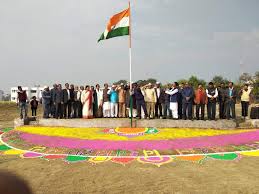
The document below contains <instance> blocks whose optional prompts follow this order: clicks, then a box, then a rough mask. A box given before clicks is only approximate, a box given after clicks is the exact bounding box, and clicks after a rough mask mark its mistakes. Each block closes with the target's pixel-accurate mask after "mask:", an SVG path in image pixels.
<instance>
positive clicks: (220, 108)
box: [219, 101, 226, 119]
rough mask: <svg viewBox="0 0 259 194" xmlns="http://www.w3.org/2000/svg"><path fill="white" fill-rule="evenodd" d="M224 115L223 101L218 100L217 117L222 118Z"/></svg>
mask: <svg viewBox="0 0 259 194" xmlns="http://www.w3.org/2000/svg"><path fill="white" fill-rule="evenodd" d="M225 117H226V115H225V102H224V101H220V102H219V118H220V119H224V118H225Z"/></svg>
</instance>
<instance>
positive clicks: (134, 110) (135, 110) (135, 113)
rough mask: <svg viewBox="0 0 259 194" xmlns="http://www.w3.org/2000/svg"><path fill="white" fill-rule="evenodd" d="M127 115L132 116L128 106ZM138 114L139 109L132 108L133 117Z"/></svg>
mask: <svg viewBox="0 0 259 194" xmlns="http://www.w3.org/2000/svg"><path fill="white" fill-rule="evenodd" d="M126 112H127V117H131V112H130V108H127V110H126ZM137 115H138V111H137V109H135V108H132V117H133V118H135V117H136V116H137Z"/></svg>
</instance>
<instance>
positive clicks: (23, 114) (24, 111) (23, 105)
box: [19, 102, 28, 119]
mask: <svg viewBox="0 0 259 194" xmlns="http://www.w3.org/2000/svg"><path fill="white" fill-rule="evenodd" d="M19 108H20V118H21V119H25V118H26V117H27V112H28V109H27V103H26V102H19Z"/></svg>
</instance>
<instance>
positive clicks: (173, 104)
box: [170, 102, 178, 119]
mask: <svg viewBox="0 0 259 194" xmlns="http://www.w3.org/2000/svg"><path fill="white" fill-rule="evenodd" d="M170 109H171V110H172V116H173V118H174V119H178V103H177V102H170Z"/></svg>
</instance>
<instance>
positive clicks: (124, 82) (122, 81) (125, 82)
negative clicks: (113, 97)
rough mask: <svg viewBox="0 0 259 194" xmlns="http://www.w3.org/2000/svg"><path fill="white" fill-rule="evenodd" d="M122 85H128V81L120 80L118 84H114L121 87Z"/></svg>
mask: <svg viewBox="0 0 259 194" xmlns="http://www.w3.org/2000/svg"><path fill="white" fill-rule="evenodd" d="M121 83H123V84H124V85H126V84H127V83H128V81H127V80H124V79H122V80H119V81H117V82H114V84H115V85H119V84H121Z"/></svg>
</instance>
